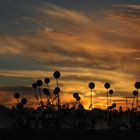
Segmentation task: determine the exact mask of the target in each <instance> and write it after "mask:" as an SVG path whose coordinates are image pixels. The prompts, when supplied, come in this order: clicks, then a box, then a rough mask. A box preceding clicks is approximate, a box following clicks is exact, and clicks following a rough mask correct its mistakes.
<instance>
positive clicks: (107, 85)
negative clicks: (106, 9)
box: [104, 82, 110, 108]
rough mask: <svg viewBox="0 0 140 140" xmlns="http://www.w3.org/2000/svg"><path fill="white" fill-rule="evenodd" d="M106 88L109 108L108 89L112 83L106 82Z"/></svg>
mask: <svg viewBox="0 0 140 140" xmlns="http://www.w3.org/2000/svg"><path fill="white" fill-rule="evenodd" d="M104 87H105V88H106V89H107V108H108V89H109V88H110V83H108V82H106V83H105V84H104Z"/></svg>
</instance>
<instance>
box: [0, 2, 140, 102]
mask: <svg viewBox="0 0 140 140" xmlns="http://www.w3.org/2000/svg"><path fill="white" fill-rule="evenodd" d="M114 8H115V9H117V10H114ZM138 9H139V6H138V5H113V6H112V9H111V10H110V9H109V10H104V13H105V16H103V15H104V14H103V15H102V18H101V19H99V18H97V17H96V16H94V15H92V13H89V15H87V13H86V12H85V11H84V10H82V9H81V10H80V11H78V10H76V9H74V10H72V9H70V8H66V7H65V6H64V7H60V6H58V5H57V6H56V5H52V4H47V5H45V4H44V5H43V6H42V5H41V6H40V5H39V7H37V10H36V14H37V15H40V17H39V18H38V16H37V18H34V17H32V18H31V17H30V16H26V15H24V16H22V17H20V18H19V19H18V20H21V21H24V22H25V21H29V22H30V24H31V23H32V22H34V24H36V26H37V28H34V30H32V29H31V32H32V31H33V32H32V34H20V36H17V35H4V36H3V35H1V36H0V42H1V43H0V49H1V52H0V55H1V56H0V57H1V58H2V59H1V63H2V64H3V65H2V66H3V70H0V75H1V76H2V78H3V79H4V78H5V79H6V78H7V79H8V78H9V79H10V78H12V77H13V78H17V79H16V83H15V84H18V80H19V79H24V84H25V85H26V86H27V85H29V84H31V83H32V81H33V80H36V79H39V78H42V79H43V78H44V77H46V76H47V75H51V76H52V72H53V71H55V70H60V71H61V72H62V74H63V76H62V79H61V80H62V83H61V85H62V88H63V91H64V93H67V94H68V95H69V94H70V93H72V92H73V91H75V90H76V89H79V92H81V94H82V96H83V95H84V94H87V93H88V90H89V89H88V86H87V85H88V82H89V81H92V80H93V81H95V82H96V84H97V86H96V87H97V89H96V91H95V92H96V93H97V94H96V96H97V97H98V96H100V95H102V94H98V93H102V92H104V87H103V84H104V82H106V81H109V82H111V84H112V87H113V88H114V89H115V90H116V91H118V92H119V91H120V93H119V95H120V96H122V95H123V94H122V92H121V91H124V92H128V91H129V90H132V89H133V84H134V82H135V81H136V80H138V79H139V75H138V73H139V70H140V67H139V61H138V59H136V58H139V52H140V48H139V43H140V42H139V26H138V23H139V19H138V14H137V13H138ZM130 10H131V12H129V11H130ZM133 11H135V12H133ZM118 13H119V14H118ZM23 26H25V25H24V24H23ZM4 56H6V57H4ZM10 57H12V58H10ZM13 57H15V58H17V59H13ZM7 58H8V59H9V62H13V63H15V66H12V67H11V64H10V65H7V64H5V63H4V62H7V61H6V60H7ZM10 60H11V61H10ZM2 61H3V62H2ZM4 65H5V67H4ZM22 65H24V67H22ZM16 67H19V68H21V69H20V70H19V69H18V68H16ZM4 68H5V69H6V70H5V69H4ZM14 68H15V69H14ZM23 68H24V69H23ZM39 69H40V70H39ZM7 83H8V80H7ZM11 83H12V82H11ZM11 83H10V84H11ZM68 99H69V98H68ZM86 100H87V99H86ZM85 102H86V101H85Z"/></svg>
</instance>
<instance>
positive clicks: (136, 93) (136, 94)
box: [132, 90, 138, 109]
mask: <svg viewBox="0 0 140 140" xmlns="http://www.w3.org/2000/svg"><path fill="white" fill-rule="evenodd" d="M133 95H134V98H133V102H132V109H133V106H134V103H135V99H136V98H137V100H136V106H137V107H136V108H137V109H138V91H137V90H134V91H133Z"/></svg>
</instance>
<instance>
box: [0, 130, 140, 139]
mask: <svg viewBox="0 0 140 140" xmlns="http://www.w3.org/2000/svg"><path fill="white" fill-rule="evenodd" d="M130 138H134V139H136V138H137V139H139V138H140V131H115V130H102V131H101V130H100V131H95V130H27V129H25V130H19V129H18V130H16V129H15V130H4V129H3V130H1V131H0V139H2V140H5V139H14V140H22V139H23V140H26V139H27V140H28V139H29V140H35V139H37V140H48V139H49V140H50V139H55V140H56V139H57V140H73V139H78V140H79V139H84V140H95V139H97V140H98V139H112V140H114V139H118V140H119V139H125V140H126V139H130Z"/></svg>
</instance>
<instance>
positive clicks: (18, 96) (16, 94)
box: [14, 92, 20, 103]
mask: <svg viewBox="0 0 140 140" xmlns="http://www.w3.org/2000/svg"><path fill="white" fill-rule="evenodd" d="M14 97H15V99H17V103H19V98H20V94H19V93H18V92H16V93H15V94H14Z"/></svg>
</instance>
